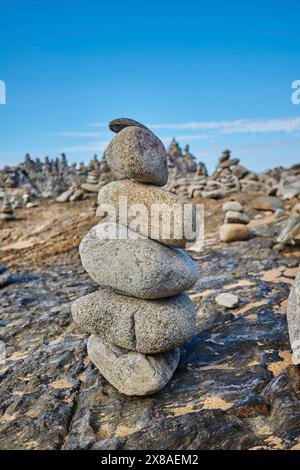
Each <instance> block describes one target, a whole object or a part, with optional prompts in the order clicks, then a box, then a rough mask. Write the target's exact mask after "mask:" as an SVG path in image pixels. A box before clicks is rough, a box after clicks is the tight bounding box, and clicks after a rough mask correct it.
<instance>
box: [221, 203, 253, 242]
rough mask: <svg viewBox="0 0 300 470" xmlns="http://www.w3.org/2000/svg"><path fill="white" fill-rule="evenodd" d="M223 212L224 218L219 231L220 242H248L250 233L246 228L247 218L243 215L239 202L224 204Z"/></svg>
mask: <svg viewBox="0 0 300 470" xmlns="http://www.w3.org/2000/svg"><path fill="white" fill-rule="evenodd" d="M223 211H224V212H225V218H224V224H223V225H222V226H221V229H220V240H221V241H223V242H227V243H230V242H236V241H243V240H248V239H249V238H250V231H249V228H248V227H247V224H248V223H249V218H248V216H247V215H246V214H244V213H243V206H242V205H241V203H240V202H239V201H228V202H225V203H224V204H223Z"/></svg>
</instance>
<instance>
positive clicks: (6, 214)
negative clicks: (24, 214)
mask: <svg viewBox="0 0 300 470" xmlns="http://www.w3.org/2000/svg"><path fill="white" fill-rule="evenodd" d="M15 219H16V216H15V214H14V210H13V207H12V204H11V203H10V202H9V201H3V205H2V209H1V214H0V220H5V221H6V222H9V221H11V220H15Z"/></svg>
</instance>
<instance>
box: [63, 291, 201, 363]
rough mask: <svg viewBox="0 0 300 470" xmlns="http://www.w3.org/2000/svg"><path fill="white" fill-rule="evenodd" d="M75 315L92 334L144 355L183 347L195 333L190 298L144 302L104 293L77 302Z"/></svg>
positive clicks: (193, 310) (85, 297)
mask: <svg viewBox="0 0 300 470" xmlns="http://www.w3.org/2000/svg"><path fill="white" fill-rule="evenodd" d="M72 315H73V318H74V321H75V322H76V323H77V324H78V325H79V326H81V327H82V328H83V329H86V330H87V331H89V332H90V333H94V334H96V335H98V336H101V338H105V339H107V340H109V341H110V342H111V343H113V344H115V345H117V346H119V347H122V348H125V349H128V350H130V351H138V352H141V353H144V354H154V353H159V352H164V351H169V350H170V349H174V348H175V347H178V346H182V345H183V344H184V343H185V341H187V340H188V338H190V336H192V335H193V334H194V331H195V315H196V314H195V307H194V304H193V303H192V301H191V300H190V298H189V296H188V295H187V294H179V295H176V296H174V297H169V298H166V299H160V300H141V299H134V298H132V297H127V296H124V295H120V294H117V293H116V292H114V291H113V290H112V289H100V290H98V291H96V292H93V293H92V294H88V295H86V296H84V297H81V298H79V299H77V300H76V301H75V302H73V304H72Z"/></svg>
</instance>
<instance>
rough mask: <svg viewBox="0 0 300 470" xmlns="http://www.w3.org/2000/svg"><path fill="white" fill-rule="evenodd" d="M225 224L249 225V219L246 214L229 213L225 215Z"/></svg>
mask: <svg viewBox="0 0 300 470" xmlns="http://www.w3.org/2000/svg"><path fill="white" fill-rule="evenodd" d="M224 222H225V224H248V223H249V218H248V216H247V215H246V214H243V213H242V212H237V211H232V210H230V211H228V212H226V214H225V221H224Z"/></svg>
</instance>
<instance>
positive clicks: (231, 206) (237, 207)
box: [222, 201, 243, 212]
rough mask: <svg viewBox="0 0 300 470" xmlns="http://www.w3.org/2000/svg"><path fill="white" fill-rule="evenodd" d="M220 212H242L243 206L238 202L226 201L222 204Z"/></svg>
mask: <svg viewBox="0 0 300 470" xmlns="http://www.w3.org/2000/svg"><path fill="white" fill-rule="evenodd" d="M222 210H223V211H224V212H227V211H235V212H243V206H242V204H241V203H240V202H239V201H227V202H225V203H224V204H223V206H222Z"/></svg>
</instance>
